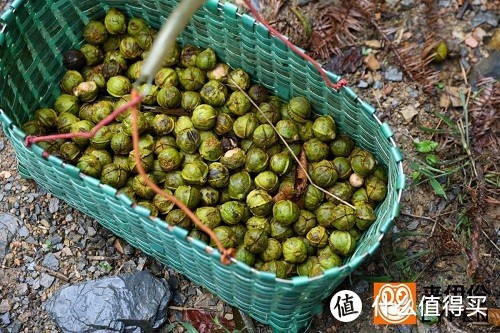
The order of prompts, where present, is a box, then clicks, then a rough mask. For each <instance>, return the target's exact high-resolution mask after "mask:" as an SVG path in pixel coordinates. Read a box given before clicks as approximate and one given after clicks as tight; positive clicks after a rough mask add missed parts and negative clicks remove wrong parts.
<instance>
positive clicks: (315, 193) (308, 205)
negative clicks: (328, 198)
mask: <svg viewBox="0 0 500 333" xmlns="http://www.w3.org/2000/svg"><path fill="white" fill-rule="evenodd" d="M324 198H325V194H324V193H323V192H322V191H321V190H319V189H318V188H316V187H314V186H312V185H307V188H306V191H305V193H304V208H305V209H307V210H309V211H314V210H316V208H318V207H319V205H321V203H322V202H323V199H324Z"/></svg>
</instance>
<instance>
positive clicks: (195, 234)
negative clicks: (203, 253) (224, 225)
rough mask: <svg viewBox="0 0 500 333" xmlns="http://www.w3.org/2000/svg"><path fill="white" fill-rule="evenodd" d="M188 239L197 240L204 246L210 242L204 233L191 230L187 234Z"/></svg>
mask: <svg viewBox="0 0 500 333" xmlns="http://www.w3.org/2000/svg"><path fill="white" fill-rule="evenodd" d="M188 237H191V238H194V239H198V240H200V241H202V242H203V243H205V244H208V243H209V242H210V237H209V236H208V235H207V234H206V233H204V232H203V231H200V230H196V229H192V230H191V231H190V232H189V233H188Z"/></svg>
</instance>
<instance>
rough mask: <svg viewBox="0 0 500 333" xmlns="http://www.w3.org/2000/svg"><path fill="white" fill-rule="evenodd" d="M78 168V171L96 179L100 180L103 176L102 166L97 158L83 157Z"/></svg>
mask: <svg viewBox="0 0 500 333" xmlns="http://www.w3.org/2000/svg"><path fill="white" fill-rule="evenodd" d="M76 166H77V168H78V169H80V171H81V172H83V173H84V174H86V175H89V176H91V177H94V178H99V177H100V176H101V171H102V166H101V163H100V162H99V160H98V159H97V157H95V156H92V155H83V156H82V157H80V159H79V160H78V163H77V164H76Z"/></svg>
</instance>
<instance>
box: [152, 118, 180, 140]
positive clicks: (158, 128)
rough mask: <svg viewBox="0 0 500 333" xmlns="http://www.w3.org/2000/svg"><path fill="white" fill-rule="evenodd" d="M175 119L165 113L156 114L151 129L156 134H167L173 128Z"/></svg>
mask: <svg viewBox="0 0 500 333" xmlns="http://www.w3.org/2000/svg"><path fill="white" fill-rule="evenodd" d="M174 126H175V121H174V119H172V117H170V116H167V115H166V114H157V115H156V116H155V117H154V121H153V131H154V132H155V133H156V135H158V136H163V135H167V134H169V133H170V132H172V131H173V130H174Z"/></svg>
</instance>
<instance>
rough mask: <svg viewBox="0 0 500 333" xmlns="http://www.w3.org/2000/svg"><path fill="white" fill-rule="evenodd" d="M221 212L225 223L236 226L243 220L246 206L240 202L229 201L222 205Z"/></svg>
mask: <svg viewBox="0 0 500 333" xmlns="http://www.w3.org/2000/svg"><path fill="white" fill-rule="evenodd" d="M219 212H220V216H221V218H222V221H224V223H226V224H229V225H235V224H238V223H239V222H241V221H242V220H243V217H244V215H245V204H244V203H242V202H240V201H227V202H224V203H223V204H222V205H220V207H219Z"/></svg>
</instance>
